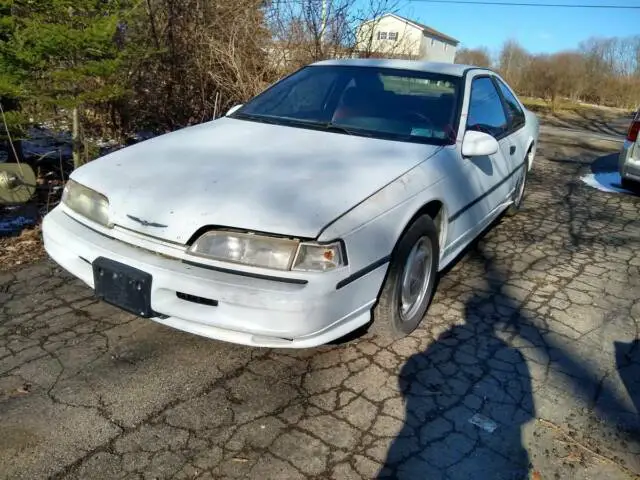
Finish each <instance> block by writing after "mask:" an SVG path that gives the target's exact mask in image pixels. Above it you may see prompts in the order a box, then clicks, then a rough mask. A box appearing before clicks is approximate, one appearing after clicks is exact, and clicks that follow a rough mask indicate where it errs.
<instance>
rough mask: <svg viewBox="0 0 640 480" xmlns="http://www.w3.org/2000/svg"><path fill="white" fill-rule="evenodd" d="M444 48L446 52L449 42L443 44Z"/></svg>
mask: <svg viewBox="0 0 640 480" xmlns="http://www.w3.org/2000/svg"><path fill="white" fill-rule="evenodd" d="M442 48H443V49H444V51H445V52H446V51H447V44H446V43H443V44H442Z"/></svg>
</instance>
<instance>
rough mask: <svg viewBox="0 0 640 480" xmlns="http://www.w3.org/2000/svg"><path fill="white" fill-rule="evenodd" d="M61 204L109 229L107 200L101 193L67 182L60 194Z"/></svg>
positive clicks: (70, 181) (73, 182) (76, 183)
mask: <svg viewBox="0 0 640 480" xmlns="http://www.w3.org/2000/svg"><path fill="white" fill-rule="evenodd" d="M62 202H63V203H64V204H65V205H67V206H68V207H69V208H70V209H71V210H73V211H74V212H77V213H79V214H80V215H82V216H84V217H87V218H88V219H89V220H92V221H94V222H96V223H99V224H100V225H103V226H105V227H109V228H111V227H112V226H113V225H111V224H110V223H109V200H107V197H105V196H104V195H102V194H101V193H98V192H96V191H95V190H91V189H90V188H87V187H85V186H84V185H81V184H79V183H78V182H75V181H73V180H69V181H68V182H67V184H66V185H65V187H64V191H63V193H62Z"/></svg>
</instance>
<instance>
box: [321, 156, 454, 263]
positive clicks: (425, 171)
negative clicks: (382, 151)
mask: <svg viewBox="0 0 640 480" xmlns="http://www.w3.org/2000/svg"><path fill="white" fill-rule="evenodd" d="M446 157H448V155H447V156H446ZM433 160H436V159H433ZM427 163H429V162H427ZM438 163H439V161H437V160H436V161H435V162H434V164H436V165H434V166H433V168H425V167H424V165H418V166H416V167H415V168H413V169H411V170H410V171H408V172H407V173H405V174H404V175H402V176H401V177H399V178H398V179H396V180H395V181H394V182H392V183H390V184H389V185H387V186H386V187H385V188H383V189H381V190H379V191H378V192H376V193H375V194H374V195H372V196H371V197H369V198H368V199H367V200H366V201H364V202H362V203H361V204H359V205H358V206H356V207H355V208H353V209H352V210H350V211H349V212H347V213H346V214H344V215H343V216H341V217H340V218H338V219H337V220H335V221H334V222H333V223H332V224H331V225H329V226H328V227H327V228H325V230H324V231H323V232H322V233H321V235H320V237H319V238H318V240H319V241H331V240H335V239H338V238H340V239H342V240H344V242H345V245H346V248H347V258H348V261H349V269H350V271H351V272H352V273H353V272H357V271H358V270H360V269H363V268H366V267H368V266H369V265H371V264H373V263H375V262H378V261H380V259H382V258H385V257H388V256H389V255H391V253H392V251H393V249H394V247H395V245H396V243H397V241H398V239H399V238H400V235H402V232H403V231H404V229H405V228H406V226H407V225H408V224H409V222H410V221H411V219H412V218H413V217H414V216H415V215H416V214H417V213H418V212H419V211H420V209H421V208H422V207H424V205H426V204H427V203H429V202H432V201H439V202H441V203H442V204H443V205H444V208H445V209H446V208H447V207H446V203H445V202H444V194H445V191H444V190H445V188H444V182H443V180H444V179H445V178H446V176H445V171H443V170H442V169H439V168H437V164H438ZM444 218H447V217H446V215H445V217H444Z"/></svg>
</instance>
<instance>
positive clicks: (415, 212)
mask: <svg viewBox="0 0 640 480" xmlns="http://www.w3.org/2000/svg"><path fill="white" fill-rule="evenodd" d="M537 139H538V120H537V118H536V117H535V115H534V114H532V113H531V112H529V111H527V110H526V109H525V108H524V106H523V105H522V103H521V102H520V101H519V100H518V98H517V97H516V95H515V94H514V93H513V91H512V90H511V89H510V88H509V87H508V86H507V85H506V83H505V82H504V81H503V80H502V79H501V78H500V77H499V76H498V75H497V74H496V73H494V72H492V71H489V70H486V69H481V68H477V67H471V66H464V65H454V64H438V63H424V62H412V61H401V60H335V61H333V60H332V61H323V62H318V63H315V64H313V65H309V66H307V67H304V68H302V69H301V70H299V71H297V72H295V73H294V74H292V75H290V76H288V77H286V78H284V79H283V80H281V81H279V82H278V83H276V84H275V85H273V86H271V87H270V88H268V89H267V90H265V91H264V92H263V93H261V94H259V95H257V96H256V97H255V98H253V99H251V100H250V101H249V102H248V103H246V104H245V105H243V106H240V107H239V108H237V107H234V108H233V109H231V111H230V112H229V113H228V114H227V116H225V117H224V118H221V119H217V120H215V121H211V122H207V123H203V124H200V125H197V126H193V127H189V128H184V129H182V130H179V131H176V132H173V133H169V134H166V135H162V136H160V137H157V138H154V139H152V140H148V141H145V142H142V143H139V144H136V145H133V146H130V147H127V148H125V149H123V150H120V151H117V152H114V153H112V154H109V155H107V156H105V157H102V158H99V159H97V160H95V161H93V162H91V163H89V164H87V165H85V166H83V167H81V168H79V169H77V170H76V171H74V172H73V174H72V175H71V179H70V181H69V182H68V184H67V185H66V188H65V192H64V196H63V201H62V203H61V204H60V205H59V206H58V207H56V208H55V209H54V210H53V211H52V212H51V213H49V214H48V215H47V216H46V217H45V219H44V225H43V234H44V242H45V247H46V250H47V252H48V253H49V255H50V256H51V257H52V258H53V259H54V260H55V261H56V262H57V263H59V264H60V265H61V266H62V267H64V268H65V269H66V270H68V271H69V272H71V273H72V274H73V275H75V276H76V277H78V278H80V279H81V280H82V281H84V282H85V283H87V284H88V285H89V286H91V287H92V288H94V289H95V292H96V295H97V296H98V297H99V298H101V299H103V300H105V301H106V302H109V303H111V304H113V305H116V306H119V307H121V308H122V309H124V310H127V311H129V312H131V313H134V314H136V315H139V316H141V317H146V318H150V319H152V320H154V321H157V322H160V323H162V324H165V325H168V326H171V327H174V328H177V329H180V330H184V331H187V332H191V333H194V334H198V335H203V336H205V337H210V338H215V339H220V340H225V341H229V342H235V343H241V344H246V345H254V346H267V347H291V348H301V347H313V346H317V345H321V344H325V343H327V342H330V341H333V340H335V339H338V338H340V337H343V336H344V335H346V334H347V333H349V332H352V331H354V330H356V329H359V328H360V327H363V326H367V325H370V326H371V328H373V329H374V331H375V332H377V333H378V334H384V335H390V336H393V337H397V336H403V335H408V334H409V333H411V332H412V331H413V330H414V329H415V328H416V327H417V326H418V324H419V323H420V321H421V320H422V318H423V317H424V316H425V313H426V311H427V308H428V306H429V303H430V301H431V297H432V294H433V289H434V281H435V279H436V276H437V274H438V271H439V270H442V269H443V268H445V267H446V266H447V264H449V263H450V262H451V261H452V260H453V259H454V258H455V257H456V255H458V254H459V253H460V252H461V251H462V250H463V249H464V248H465V246H467V245H468V244H469V243H470V242H471V241H472V240H473V239H474V238H476V237H477V236H478V235H479V234H480V233H481V232H482V231H483V229H485V227H487V226H488V225H489V224H490V222H491V221H492V220H493V219H495V218H496V217H497V216H498V215H500V213H501V212H503V211H504V210H507V209H508V210H509V211H510V212H512V213H513V212H516V211H517V210H518V209H519V208H520V206H521V203H522V199H523V193H524V189H525V180H526V177H527V172H528V171H529V169H530V168H531V165H532V162H533V159H534V155H535V151H536V145H537Z"/></svg>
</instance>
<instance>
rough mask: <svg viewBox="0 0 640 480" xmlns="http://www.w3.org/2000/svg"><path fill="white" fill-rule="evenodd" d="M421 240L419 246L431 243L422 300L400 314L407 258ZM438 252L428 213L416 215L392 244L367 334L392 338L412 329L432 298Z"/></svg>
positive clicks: (436, 237) (434, 227)
mask: <svg viewBox="0 0 640 480" xmlns="http://www.w3.org/2000/svg"><path fill="white" fill-rule="evenodd" d="M421 241H422V243H421V244H422V245H425V243H424V242H429V243H430V246H431V258H430V259H428V261H427V263H428V269H429V270H428V272H429V278H428V280H427V281H426V288H425V287H424V283H422V286H423V288H421V289H420V291H421V292H424V293H423V296H422V299H421V300H419V301H417V302H416V304H415V307H414V308H412V309H411V310H410V311H409V312H407V314H410V315H408V316H407V315H403V313H402V293H401V292H402V283H403V278H404V274H405V270H406V267H407V260H408V259H409V256H410V255H411V254H412V252H413V251H414V247H416V248H417V247H418V244H419V243H420V242H421ZM439 252H440V248H439V244H438V230H437V229H436V226H435V224H434V222H433V220H432V218H431V217H430V216H428V215H423V216H420V217H418V218H417V219H416V220H414V222H413V223H412V224H411V225H410V226H409V228H408V229H407V230H406V231H405V233H404V234H403V235H402V237H401V238H400V240H399V241H398V243H397V245H396V248H395V251H394V253H393V255H392V259H391V264H390V265H389V269H388V271H387V277H386V279H385V282H384V285H383V287H382V291H381V292H380V296H379V298H378V303H377V305H376V307H375V308H374V310H373V324H372V325H371V327H370V329H369V333H370V334H373V335H375V336H379V337H383V338H387V339H395V338H401V337H404V336H407V335H409V334H410V333H411V332H413V331H414V330H415V329H416V327H417V326H418V325H419V324H420V322H421V321H422V318H423V317H424V315H425V313H426V312H427V309H428V308H429V304H430V303H431V298H432V297H433V292H434V290H435V285H436V278H437V275H438V258H439ZM423 289H424V290H423Z"/></svg>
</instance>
